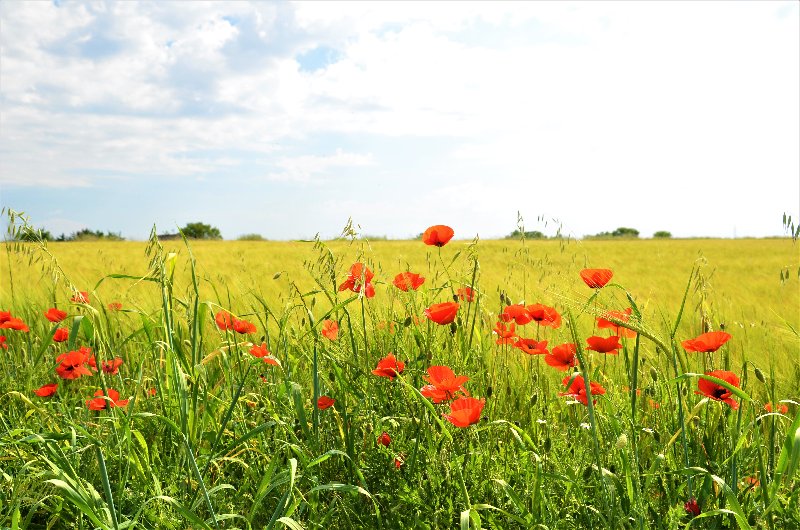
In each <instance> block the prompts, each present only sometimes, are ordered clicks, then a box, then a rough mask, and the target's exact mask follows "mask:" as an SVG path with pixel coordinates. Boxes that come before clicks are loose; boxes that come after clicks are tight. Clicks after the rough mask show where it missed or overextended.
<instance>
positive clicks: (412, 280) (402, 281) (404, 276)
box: [392, 272, 425, 291]
mask: <svg viewBox="0 0 800 530" xmlns="http://www.w3.org/2000/svg"><path fill="white" fill-rule="evenodd" d="M392 283H393V284H394V285H395V287H397V288H398V289H400V290H401V291H408V290H409V289H411V290H412V291H416V290H417V289H419V286H420V285H422V284H423V283H425V278H423V277H422V276H420V275H419V274H417V273H416V272H401V273H400V274H398V275H397V276H395V277H394V281H392Z"/></svg>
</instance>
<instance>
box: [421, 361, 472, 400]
mask: <svg viewBox="0 0 800 530" xmlns="http://www.w3.org/2000/svg"><path fill="white" fill-rule="evenodd" d="M422 378H423V379H425V381H427V382H428V383H430V384H427V385H425V386H423V387H422V388H421V389H420V394H422V395H423V396H425V397H427V398H430V400H431V401H433V402H434V403H443V402H445V401H450V400H451V399H453V398H454V397H455V396H456V394H466V395H469V393H468V392H467V391H466V390H464V387H463V385H464V383H466V382H467V381H469V377H467V376H465V375H459V376H457V375H456V374H455V373H454V372H453V370H451V369H450V368H449V367H447V366H431V367H430V368H428V375H427V376H423V377H422Z"/></svg>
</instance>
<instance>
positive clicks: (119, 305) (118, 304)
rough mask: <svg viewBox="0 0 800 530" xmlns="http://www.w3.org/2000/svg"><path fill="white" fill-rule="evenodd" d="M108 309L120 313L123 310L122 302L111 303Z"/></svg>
mask: <svg viewBox="0 0 800 530" xmlns="http://www.w3.org/2000/svg"><path fill="white" fill-rule="evenodd" d="M108 308H109V309H110V310H111V311H119V310H120V309H122V302H111V303H110V304H108Z"/></svg>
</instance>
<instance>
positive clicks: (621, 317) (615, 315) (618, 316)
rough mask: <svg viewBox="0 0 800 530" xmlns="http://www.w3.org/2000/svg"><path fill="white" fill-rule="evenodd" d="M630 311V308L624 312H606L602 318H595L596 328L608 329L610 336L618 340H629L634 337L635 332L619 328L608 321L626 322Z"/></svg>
mask: <svg viewBox="0 0 800 530" xmlns="http://www.w3.org/2000/svg"><path fill="white" fill-rule="evenodd" d="M631 311H632V310H631V308H630V307H629V308H628V309H626V310H625V311H606V312H605V313H604V314H603V316H602V317H598V318H597V327H598V328H601V329H610V330H611V333H612V334H614V335H617V336H618V337H620V338H628V339H631V338H633V337H635V336H636V332H635V331H633V330H632V329H628V328H626V327H623V326H619V325H617V324H615V323H614V322H612V321H611V320H610V319H614V320H618V321H620V322H628V321H629V320H630V319H631Z"/></svg>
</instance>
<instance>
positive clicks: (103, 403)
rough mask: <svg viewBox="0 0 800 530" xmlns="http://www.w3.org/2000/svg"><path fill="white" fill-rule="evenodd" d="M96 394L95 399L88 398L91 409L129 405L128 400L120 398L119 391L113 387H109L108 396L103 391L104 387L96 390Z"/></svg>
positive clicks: (87, 401) (87, 404)
mask: <svg viewBox="0 0 800 530" xmlns="http://www.w3.org/2000/svg"><path fill="white" fill-rule="evenodd" d="M94 395H95V397H94V399H88V400H86V406H87V407H89V410H105V409H106V408H109V409H113V408H115V407H125V406H127V405H128V400H127V399H120V398H119V392H117V391H116V390H114V389H113V388H109V389H108V395H107V396H106V395H105V394H104V393H103V390H102V389H101V390H98V391H97V392H95V393H94Z"/></svg>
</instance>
